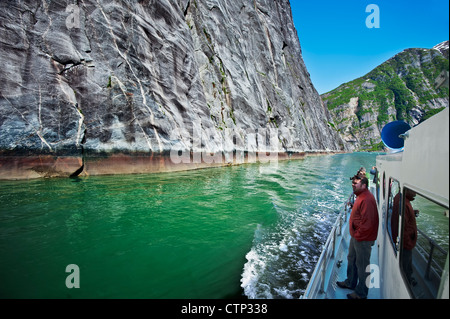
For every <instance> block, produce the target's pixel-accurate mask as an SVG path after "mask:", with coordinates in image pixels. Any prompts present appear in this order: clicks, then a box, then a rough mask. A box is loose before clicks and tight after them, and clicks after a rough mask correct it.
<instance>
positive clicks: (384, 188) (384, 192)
mask: <svg viewBox="0 0 450 319" xmlns="http://www.w3.org/2000/svg"><path fill="white" fill-rule="evenodd" d="M385 198H386V172H383V200H384V199H385Z"/></svg>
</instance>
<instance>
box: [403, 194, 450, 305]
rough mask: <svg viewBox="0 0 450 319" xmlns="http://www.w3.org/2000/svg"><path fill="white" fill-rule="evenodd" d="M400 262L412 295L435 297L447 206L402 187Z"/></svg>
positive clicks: (445, 244)
mask: <svg viewBox="0 0 450 319" xmlns="http://www.w3.org/2000/svg"><path fill="white" fill-rule="evenodd" d="M403 193H404V195H403V210H402V211H403V212H404V213H403V215H402V216H404V218H402V219H403V220H402V234H403V235H402V240H401V251H400V265H401V269H402V273H403V276H404V278H405V281H406V282H407V284H408V286H409V288H410V292H411V293H412V295H413V296H414V297H415V298H425V299H430V298H437V297H440V296H439V287H440V284H441V276H442V273H443V270H444V269H445V264H446V261H447V253H448V239H449V237H448V233H449V223H448V207H444V206H441V205H439V204H436V203H435V202H433V201H431V200H429V199H427V198H425V197H423V196H421V195H420V194H417V193H416V192H414V191H412V190H410V189H408V188H405V189H404V191H403Z"/></svg>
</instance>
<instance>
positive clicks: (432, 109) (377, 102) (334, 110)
mask: <svg viewBox="0 0 450 319" xmlns="http://www.w3.org/2000/svg"><path fill="white" fill-rule="evenodd" d="M448 47H449V42H448V41H445V42H442V43H440V44H438V45H436V46H435V47H433V48H431V49H423V48H411V49H407V50H404V51H403V52H400V53H399V54H397V55H395V56H394V57H392V58H391V59H389V60H388V61H386V62H385V63H383V64H381V65H380V66H378V67H376V68H375V69H374V70H372V71H371V72H369V73H368V74H366V75H365V76H363V77H361V78H359V79H356V80H354V81H351V82H348V83H345V84H342V85H341V86H339V87H338V88H336V89H335V90H333V91H331V92H329V93H326V94H323V95H322V99H323V101H324V104H325V105H326V107H327V108H328V109H329V111H330V113H331V116H332V117H333V121H332V122H333V123H334V125H335V129H336V130H337V131H338V132H339V133H340V134H341V136H342V138H343V140H344V141H345V144H346V145H347V146H348V147H349V148H350V149H351V150H365V151H367V150H370V151H373V150H382V149H383V145H382V143H381V137H380V135H381V130H382V129H383V127H384V125H386V124H387V123H388V122H391V121H395V120H402V121H405V122H408V123H409V124H410V126H411V127H413V126H415V125H417V124H418V123H420V122H421V121H424V120H425V119H427V118H428V117H430V116H432V115H434V114H436V113H437V112H439V111H441V110H442V109H444V108H446V107H448V106H449V90H448V88H447V87H441V88H439V89H436V85H435V80H436V79H437V78H438V77H439V75H440V74H441V73H442V72H445V71H447V72H448V69H449V64H448V63H449V62H448Z"/></svg>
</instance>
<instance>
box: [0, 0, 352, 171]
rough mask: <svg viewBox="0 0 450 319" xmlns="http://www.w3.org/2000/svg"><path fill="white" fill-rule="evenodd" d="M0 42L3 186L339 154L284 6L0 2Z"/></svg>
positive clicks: (247, 1)
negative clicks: (244, 159)
mask: <svg viewBox="0 0 450 319" xmlns="http://www.w3.org/2000/svg"><path fill="white" fill-rule="evenodd" d="M0 34H1V37H0V44H1V48H0V54H1V59H2V61H3V65H4V68H3V70H2V72H1V76H0V112H1V113H0V136H1V139H0V155H1V160H0V165H1V167H0V171H3V172H4V173H3V174H0V175H1V176H2V177H3V178H7V177H8V176H10V175H9V174H12V175H17V176H19V175H23V176H24V177H39V176H68V175H72V174H74V175H78V174H80V173H81V174H106V173H108V174H109V173H122V172H147V171H159V170H167V169H169V167H172V168H171V169H181V168H182V166H181V165H180V166H178V167H177V164H180V163H182V164H192V162H195V160H194V159H195V154H196V153H201V152H203V153H204V154H220V156H219V157H220V158H221V160H219V157H216V159H217V160H216V161H215V162H216V164H220V163H219V162H221V163H222V164H223V163H229V162H233V159H231V160H230V159H229V158H228V159H224V158H225V157H226V156H223V155H224V154H225V153H224V152H233V151H234V154H235V153H236V152H237V151H245V152H246V153H245V154H246V155H248V152H253V151H266V150H269V151H273V152H280V153H289V154H290V153H302V152H323V151H340V150H342V149H344V145H343V142H342V140H341V138H340V137H339V136H338V134H337V133H336V132H334V131H333V130H332V129H331V128H330V122H331V119H330V116H329V114H328V111H327V110H326V108H324V107H323V105H322V103H321V100H320V97H319V95H318V93H317V92H316V90H315V89H314V87H313V85H312V83H311V81H310V78H309V73H308V72H307V70H306V67H305V65H304V63H303V60H302V56H301V49H300V43H299V40H298V36H297V32H296V30H295V27H294V24H293V21H292V14H291V10H290V5H289V1H288V0H277V1H273V0H237V1H236V0H233V1H231V0H154V1H137V0H134V1H133V0H127V1H126V0H122V1H103V0H82V1H75V2H74V1H50V0H44V1H38V2H36V1H20V2H17V1H12V0H7V1H2V2H1V3H0ZM267 146H269V147H270V148H267ZM174 150H175V153H174ZM187 153H189V155H187V156H188V157H189V156H190V157H189V159H188V160H184V159H185V157H183V156H184V155H183V154H187ZM170 154H171V155H173V154H175V155H176V156H175V159H176V160H175V161H174V160H173V158H171V160H168V158H170V156H169V155H170ZM193 154H194V155H193ZM231 154H233V153H231ZM33 159H35V160H33ZM188 162H189V163H188ZM200 162H205V161H204V158H202V157H201V156H200ZM207 162H208V161H207ZM209 162H211V161H209ZM115 163H116V164H117V165H116V164H115ZM196 164H199V165H200V166H201V163H199V162H197V163H196ZM199 165H197V166H199ZM127 166H128V167H127ZM184 166H185V167H183V168H192V167H188V166H189V165H184ZM197 166H195V167H197ZM19 177H20V176H19Z"/></svg>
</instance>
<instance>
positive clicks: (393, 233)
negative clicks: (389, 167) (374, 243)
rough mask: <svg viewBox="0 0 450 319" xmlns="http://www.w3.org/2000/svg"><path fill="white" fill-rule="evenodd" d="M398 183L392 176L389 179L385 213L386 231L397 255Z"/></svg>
mask: <svg viewBox="0 0 450 319" xmlns="http://www.w3.org/2000/svg"><path fill="white" fill-rule="evenodd" d="M400 198H401V194H400V184H399V182H398V181H396V180H395V179H393V178H390V179H389V195H388V213H387V232H388V233H389V238H390V239H391V243H392V246H393V247H394V252H395V254H396V255H397V247H398V243H399V240H398V229H399V216H400V207H401V206H400V204H401V203H400Z"/></svg>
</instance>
